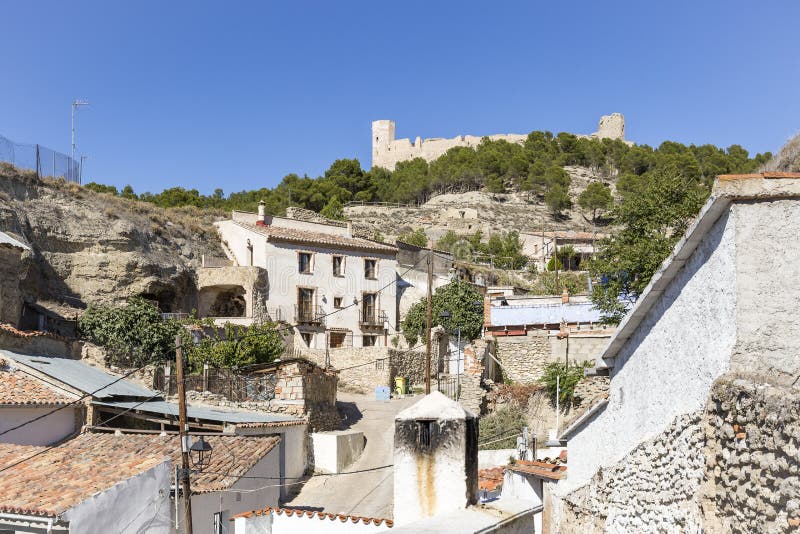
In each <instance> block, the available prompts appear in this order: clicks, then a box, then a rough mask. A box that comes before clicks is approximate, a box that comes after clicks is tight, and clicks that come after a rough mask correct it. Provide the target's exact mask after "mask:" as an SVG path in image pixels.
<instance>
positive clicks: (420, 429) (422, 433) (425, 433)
mask: <svg viewBox="0 0 800 534" xmlns="http://www.w3.org/2000/svg"><path fill="white" fill-rule="evenodd" d="M432 434H433V421H426V420H420V421H417V444H418V445H419V447H420V448H421V449H430V448H431V435H432Z"/></svg>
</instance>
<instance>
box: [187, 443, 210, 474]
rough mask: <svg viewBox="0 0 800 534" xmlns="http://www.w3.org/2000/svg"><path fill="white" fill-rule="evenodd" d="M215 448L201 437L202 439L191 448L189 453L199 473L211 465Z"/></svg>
mask: <svg viewBox="0 0 800 534" xmlns="http://www.w3.org/2000/svg"><path fill="white" fill-rule="evenodd" d="M213 451H214V447H212V446H211V444H210V443H209V442H207V441H206V440H205V439H203V436H200V439H199V440H197V441H195V442H194V443H192V446H191V447H189V453H190V457H191V460H192V466H194V467H196V468H197V470H198V471H202V470H203V467H205V466H207V465H208V464H210V463H211V454H212V452H213Z"/></svg>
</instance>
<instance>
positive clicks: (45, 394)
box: [0, 360, 77, 406]
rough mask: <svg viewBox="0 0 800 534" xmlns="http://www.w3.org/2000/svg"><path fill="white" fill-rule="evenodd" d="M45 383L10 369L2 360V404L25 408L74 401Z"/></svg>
mask: <svg viewBox="0 0 800 534" xmlns="http://www.w3.org/2000/svg"><path fill="white" fill-rule="evenodd" d="M76 398H77V397H70V396H68V395H66V394H64V393H61V392H59V391H57V390H56V389H54V388H51V387H50V386H48V385H47V384H45V383H44V382H43V381H41V380H39V379H37V378H35V377H33V376H31V375H29V374H26V373H23V372H22V371H20V370H19V369H13V368H11V367H9V366H8V365H7V364H6V363H5V362H4V361H3V360H0V404H5V405H25V406H62V405H65V404H69V403H70V402H72V401H74V400H75V399H76Z"/></svg>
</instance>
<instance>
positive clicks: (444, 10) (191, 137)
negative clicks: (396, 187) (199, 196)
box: [0, 0, 800, 193]
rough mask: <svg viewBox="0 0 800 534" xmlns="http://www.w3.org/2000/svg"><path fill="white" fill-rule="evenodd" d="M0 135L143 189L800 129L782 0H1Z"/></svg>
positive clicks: (770, 144)
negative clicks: (452, 154) (530, 138)
mask: <svg viewBox="0 0 800 534" xmlns="http://www.w3.org/2000/svg"><path fill="white" fill-rule="evenodd" d="M0 13H2V31H0V45H1V46H2V48H0V50H2V52H1V53H0V67H1V68H2V70H0V72H2V76H1V77H0V135H4V136H6V137H9V138H11V139H14V140H16V141H19V142H38V143H41V144H43V145H46V146H49V147H51V148H54V149H56V150H60V151H62V152H65V153H69V143H70V137H69V136H70V130H69V125H70V102H71V100H72V99H73V98H75V97H82V98H87V99H89V100H90V101H91V103H92V106H91V108H90V109H86V110H81V111H80V115H79V122H78V126H79V127H78V145H79V153H84V154H87V155H88V156H89V159H88V161H87V164H86V173H85V175H84V178H85V179H86V178H88V179H91V180H96V181H99V182H103V183H110V184H114V185H117V186H123V185H125V184H128V183H130V184H132V185H133V186H134V189H135V190H136V191H137V192H143V191H146V190H149V191H152V192H158V191H160V190H162V189H163V188H165V187H170V186H175V185H179V186H184V187H194V188H197V189H199V190H200V191H201V192H204V193H210V192H211V191H212V190H213V189H214V188H216V187H221V188H223V189H224V190H225V192H226V193H228V192H231V191H238V190H242V189H252V188H256V187H262V186H273V185H275V184H277V183H278V182H279V181H280V179H281V178H282V177H283V176H284V175H285V174H287V173H290V172H296V173H298V174H301V175H302V174H303V173H307V174H308V175H310V176H316V175H318V174H321V173H322V172H323V171H324V170H325V169H326V168H327V167H328V166H329V165H330V163H331V162H332V161H333V160H335V159H337V158H350V157H357V158H358V159H360V160H361V163H362V166H364V167H365V168H366V167H368V166H369V164H370V154H371V148H370V123H371V121H372V120H375V119H384V118H386V119H394V120H395V121H396V122H397V134H398V137H412V138H413V137H415V136H417V135H420V136H422V137H451V136H455V135H458V134H466V133H470V134H490V133H506V132H514V133H527V132H529V131H531V130H536V129H549V130H552V131H554V132H558V131H569V132H574V133H589V132H592V131H594V129H595V128H596V126H597V120H598V118H599V117H600V115H602V114H607V113H611V112H614V111H619V112H622V113H624V114H625V117H626V122H627V137H628V138H629V139H631V140H634V141H636V142H639V143H647V144H651V145H657V144H659V143H660V142H661V141H663V140H667V139H669V140H676V141H681V142H684V143H714V144H717V145H720V146H728V145H730V144H732V143H738V144H741V145H743V146H744V147H745V148H747V149H748V150H750V151H751V152H761V151H765V150H772V151H775V150H776V149H778V148H779V147H780V146H781V145H782V144H783V142H784V141H785V140H786V139H787V138H788V137H789V136H791V135H792V134H794V133H796V132H797V131H798V129H800V97H799V95H800V44H798V41H797V23H798V21H800V2H797V1H796V0H785V1H779V0H776V1H765V2H751V1H742V0H728V1H705V2H698V1H691V2H689V1H681V2H641V1H630V2H615V1H605V2H597V1H586V2H578V1H573V2H552V1H551V2H534V1H532V0H529V1H525V2H511V1H497V2H487V1H482V2H470V1H452V2H445V1H432V0H427V1H419V2H418V1H410V0H405V1H401V2H385V1H375V0H371V1H365V2H356V1H339V2H331V1H329V0H328V1H320V2H301V1H292V2H282V3H278V2H266V1H261V2H244V1H235V2H216V3H210V2H199V1H194V2H173V1H168V2H167V1H158V2H155V1H143V0H137V1H135V2H107V1H106V2H82V1H69V2H63V1H51V2H38V1H25V2H22V1H13V0H2V1H0Z"/></svg>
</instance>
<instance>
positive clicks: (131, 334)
mask: <svg viewBox="0 0 800 534" xmlns="http://www.w3.org/2000/svg"><path fill="white" fill-rule="evenodd" d="M79 326H80V332H81V335H82V337H84V338H85V339H87V340H89V341H91V342H92V343H95V344H96V345H100V346H101V347H103V348H105V349H106V352H107V359H108V361H109V363H111V364H113V365H117V366H120V367H140V366H142V365H145V364H150V363H158V362H162V361H164V360H167V359H175V336H177V335H178V334H181V333H185V330H184V328H183V325H181V324H180V323H179V322H177V321H172V320H169V321H164V320H163V319H162V318H161V312H160V311H159V310H158V308H156V307H155V306H153V304H151V303H150V302H148V301H146V300H145V299H143V298H140V297H134V298H132V299H130V300H129V301H128V303H127V304H126V305H125V306H90V307H89V309H88V310H86V312H85V313H84V314H83V315H82V316H81V319H80V323H79ZM186 339H188V336H186Z"/></svg>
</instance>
